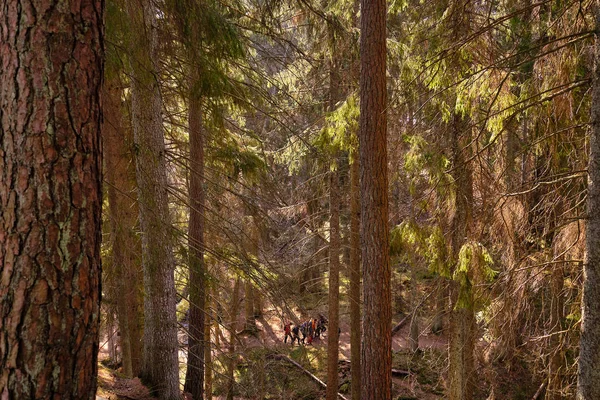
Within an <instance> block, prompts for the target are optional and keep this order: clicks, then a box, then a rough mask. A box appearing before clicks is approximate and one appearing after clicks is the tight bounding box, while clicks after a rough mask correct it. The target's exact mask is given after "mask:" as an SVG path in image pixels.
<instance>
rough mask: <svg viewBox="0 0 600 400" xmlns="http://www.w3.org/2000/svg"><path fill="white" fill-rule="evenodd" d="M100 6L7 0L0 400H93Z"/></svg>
mask: <svg viewBox="0 0 600 400" xmlns="http://www.w3.org/2000/svg"><path fill="white" fill-rule="evenodd" d="M103 11H104V2H103V1H102V0H81V1H58V0H48V1H37V0H36V1H22V0H11V1H3V2H1V3H0V210H1V211H0V265H1V266H2V267H1V270H0V271H1V272H0V367H1V368H0V398H2V399H29V398H38V399H42V398H43V399H94V398H95V392H96V373H97V365H96V361H97V353H98V322H99V313H100V273H101V265H100V240H101V229H100V223H101V202H102V190H101V181H102V179H101V178H102V176H101V174H102V161H101V160H102V158H101V152H102V149H101V142H100V129H101V128H100V124H101V104H100V90H101V84H102V74H103V54H104V45H103V31H102V24H103ZM42 16H43V18H42Z"/></svg>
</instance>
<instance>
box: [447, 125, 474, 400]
mask: <svg viewBox="0 0 600 400" xmlns="http://www.w3.org/2000/svg"><path fill="white" fill-rule="evenodd" d="M465 125H466V124H464V121H463V118H462V117H461V116H459V115H455V116H454V120H453V126H452V144H451V146H452V166H453V176H452V177H453V179H454V191H455V204H454V213H453V215H452V217H451V221H450V228H451V238H450V241H451V246H450V247H451V249H452V262H453V263H456V262H457V260H458V254H459V252H460V249H461V247H462V246H463V244H464V243H465V242H466V239H467V236H468V229H469V226H470V221H471V214H472V207H473V184H472V176H471V170H470V166H469V165H466V164H465V160H466V159H467V157H466V156H465V155H464V152H465V151H467V150H466V148H467V144H468V143H469V142H470V135H468V129H469V128H465ZM461 139H462V140H461ZM459 289H460V288H459V284H458V283H457V282H456V281H452V282H451V299H452V307H453V309H452V311H451V313H450V344H449V361H450V368H449V379H450V393H449V399H450V400H469V399H472V398H473V388H474V381H473V379H474V369H473V368H474V358H473V350H474V345H475V342H474V327H475V317H474V315H473V310H472V308H471V307H470V305H469V306H467V307H461V308H456V307H454V306H455V305H456V302H457V300H458V293H459Z"/></svg>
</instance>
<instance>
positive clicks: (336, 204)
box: [326, 22, 342, 400]
mask: <svg viewBox="0 0 600 400" xmlns="http://www.w3.org/2000/svg"><path fill="white" fill-rule="evenodd" d="M327 25H328V26H327V29H328V33H329V45H330V50H331V54H330V60H329V104H328V110H329V112H334V111H335V109H336V105H337V101H338V98H339V96H340V79H341V76H340V71H339V69H340V68H339V62H338V58H339V54H338V53H339V52H338V49H337V47H338V44H337V43H336V33H335V29H336V28H335V26H334V25H333V24H331V23H330V22H328V24H327ZM331 159H332V160H334V162H335V164H336V165H335V169H334V170H333V171H331V172H330V173H329V178H330V180H329V290H328V292H329V296H328V297H329V299H328V306H329V334H328V335H327V390H326V398H327V399H328V400H335V399H336V398H337V395H338V386H339V385H338V380H339V377H338V361H339V339H340V337H339V336H340V334H339V326H340V310H339V309H340V252H341V245H340V204H341V202H342V199H341V196H340V182H339V173H338V171H339V170H340V161H341V160H340V157H339V155H338V152H337V150H334V154H333V155H332V157H331Z"/></svg>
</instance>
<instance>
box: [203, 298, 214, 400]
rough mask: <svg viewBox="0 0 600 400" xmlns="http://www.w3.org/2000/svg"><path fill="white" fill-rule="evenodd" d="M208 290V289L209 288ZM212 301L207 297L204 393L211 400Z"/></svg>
mask: <svg viewBox="0 0 600 400" xmlns="http://www.w3.org/2000/svg"><path fill="white" fill-rule="evenodd" d="M207 289H208V288H207ZM207 291H208V290H207ZM210 305H211V302H210V297H208V296H207V297H206V303H205V306H206V311H207V314H206V320H205V321H204V341H205V345H204V393H205V397H206V398H207V399H208V400H210V399H212V370H213V364H212V347H211V343H212V342H211V335H210V328H211V325H212V321H213V319H214V315H213V313H212V311H210V310H211V307H210Z"/></svg>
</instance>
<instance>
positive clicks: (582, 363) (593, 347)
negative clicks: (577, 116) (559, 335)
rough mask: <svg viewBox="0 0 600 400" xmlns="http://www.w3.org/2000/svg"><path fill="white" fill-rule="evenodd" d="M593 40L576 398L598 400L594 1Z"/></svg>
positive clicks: (599, 103)
mask: <svg viewBox="0 0 600 400" xmlns="http://www.w3.org/2000/svg"><path fill="white" fill-rule="evenodd" d="M593 9H594V16H595V27H596V31H595V32H596V33H595V41H594V72H593V83H592V105H591V118H590V120H591V122H592V126H591V130H590V144H589V146H590V157H589V164H588V197H587V224H586V229H585V261H584V265H583V279H584V281H583V298H582V301H581V303H582V315H581V341H580V347H579V374H578V377H577V399H579V400H592V399H600V368H598V366H599V365H600V38H599V37H598V35H599V33H598V30H599V29H600V1H599V0H595V1H594V8H593Z"/></svg>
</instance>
